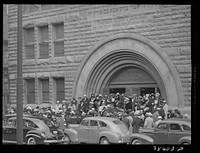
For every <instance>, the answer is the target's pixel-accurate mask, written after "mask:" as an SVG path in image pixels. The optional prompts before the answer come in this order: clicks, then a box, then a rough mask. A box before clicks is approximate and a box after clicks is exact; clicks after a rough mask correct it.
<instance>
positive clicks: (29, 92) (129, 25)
mask: <svg viewBox="0 0 200 153" xmlns="http://www.w3.org/2000/svg"><path fill="white" fill-rule="evenodd" d="M8 17H9V19H8V20H9V21H8V22H9V33H8V34H9V36H8V49H9V66H8V71H9V80H10V82H9V89H10V99H9V100H10V103H11V104H12V105H15V104H16V79H17V5H9V10H8ZM191 77H192V74H191V6H190V5H23V82H24V84H23V100H24V101H23V102H24V105H39V104H41V105H49V104H55V103H56V101H57V100H59V101H62V100H64V99H65V100H66V101H67V102H69V101H71V99H72V98H73V97H75V98H77V99H78V97H82V96H83V95H84V94H86V95H87V96H90V95H91V94H92V93H94V94H99V93H101V94H102V95H105V94H107V95H108V94H110V93H116V92H119V93H126V95H128V96H131V95H133V94H138V95H143V94H146V93H156V92H159V93H160V94H161V97H162V98H164V99H166V100H167V103H168V105H169V106H170V107H171V108H179V109H180V110H181V111H186V112H188V111H189V112H190V109H191Z"/></svg>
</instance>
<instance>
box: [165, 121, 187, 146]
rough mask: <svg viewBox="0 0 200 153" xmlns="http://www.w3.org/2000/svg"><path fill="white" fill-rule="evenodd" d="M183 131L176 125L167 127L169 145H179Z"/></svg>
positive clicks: (172, 124)
mask: <svg viewBox="0 0 200 153" xmlns="http://www.w3.org/2000/svg"><path fill="white" fill-rule="evenodd" d="M182 136H183V131H182V129H181V126H180V125H179V124H178V123H171V124H170V126H169V133H168V140H169V143H170V144H179V140H180V138H181V137H182Z"/></svg>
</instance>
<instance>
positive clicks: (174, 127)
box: [170, 124, 181, 131]
mask: <svg viewBox="0 0 200 153" xmlns="http://www.w3.org/2000/svg"><path fill="white" fill-rule="evenodd" d="M170 130H172V131H174V130H176V131H177V130H178V131H180V130H181V127H180V125H178V124H170Z"/></svg>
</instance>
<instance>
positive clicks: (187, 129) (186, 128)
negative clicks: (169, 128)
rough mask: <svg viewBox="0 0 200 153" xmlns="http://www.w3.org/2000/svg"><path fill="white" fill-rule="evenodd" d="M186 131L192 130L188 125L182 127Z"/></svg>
mask: <svg viewBox="0 0 200 153" xmlns="http://www.w3.org/2000/svg"><path fill="white" fill-rule="evenodd" d="M182 127H183V130H184V131H191V128H190V127H189V126H188V125H185V124H183V125H182Z"/></svg>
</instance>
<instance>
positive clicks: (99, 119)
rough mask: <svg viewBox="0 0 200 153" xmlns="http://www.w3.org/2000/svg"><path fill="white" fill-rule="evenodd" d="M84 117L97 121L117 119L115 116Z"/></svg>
mask: <svg viewBox="0 0 200 153" xmlns="http://www.w3.org/2000/svg"><path fill="white" fill-rule="evenodd" d="M84 119H90V120H98V121H114V120H117V119H116V118H112V117H98V116H95V117H86V118H84Z"/></svg>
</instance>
